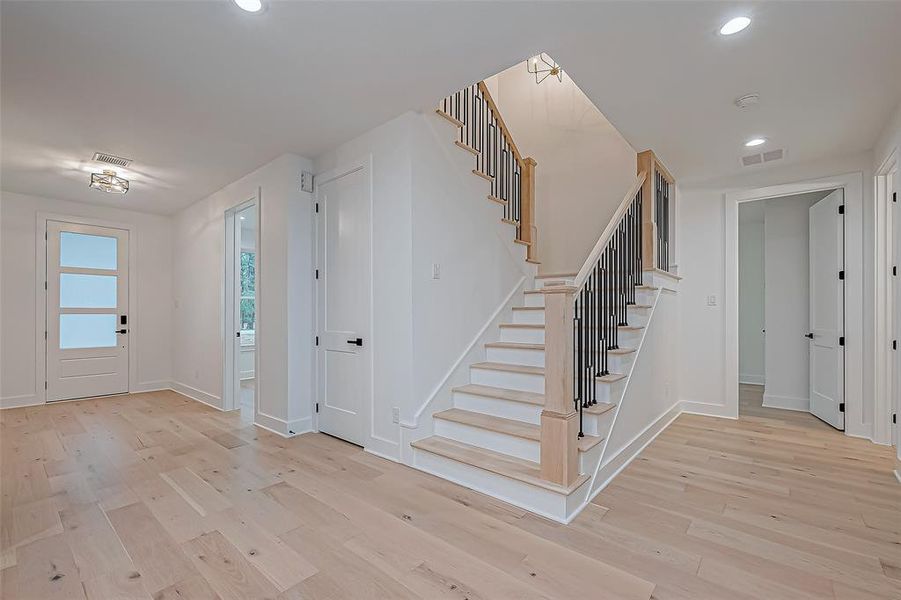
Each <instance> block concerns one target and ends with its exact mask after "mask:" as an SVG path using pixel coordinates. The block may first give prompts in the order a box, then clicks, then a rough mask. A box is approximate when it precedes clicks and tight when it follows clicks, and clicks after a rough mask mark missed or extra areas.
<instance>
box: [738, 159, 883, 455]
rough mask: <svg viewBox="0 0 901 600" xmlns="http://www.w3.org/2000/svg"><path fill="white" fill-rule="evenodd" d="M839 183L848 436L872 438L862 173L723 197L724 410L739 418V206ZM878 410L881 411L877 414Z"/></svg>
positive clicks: (827, 187) (846, 429)
mask: <svg viewBox="0 0 901 600" xmlns="http://www.w3.org/2000/svg"><path fill="white" fill-rule="evenodd" d="M838 188H841V189H843V190H844V195H845V272H846V275H845V330H844V335H845V339H846V344H845V394H844V400H845V435H850V436H854V437H864V438H869V439H871V440H873V441H876V440H875V439H873V431H872V429H871V428H870V427H869V426H868V425H867V424H866V423H865V422H864V420H863V416H864V410H863V398H864V393H863V392H864V387H863V386H864V376H863V375H864V373H863V349H864V339H863V331H864V320H863V307H864V297H863V276H864V262H863V173H862V172H856V173H844V174H840V175H834V176H830V177H823V178H819V179H809V180H805V181H799V182H795V183H788V184H782V185H772V186H765V187H758V188H752V189H747V190H739V191H734V192H726V193H725V194H724V195H723V198H724V203H723V204H724V207H723V208H724V226H723V231H724V235H725V250H726V256H725V261H724V270H725V273H724V301H723V310H724V328H723V337H724V340H723V342H724V346H723V347H724V348H725V350H726V352H725V357H724V360H725V369H724V375H725V379H724V381H723V395H724V398H725V404H726V413H727V414H726V415H725V416H729V417H732V418H738V385H739V384H738V298H739V295H738V206H739V204H742V203H744V202H753V201H755V200H768V199H771V198H781V197H785V196H794V195H797V194H804V193H808V192H819V191H826V190H834V189H838ZM877 414H878V413H877Z"/></svg>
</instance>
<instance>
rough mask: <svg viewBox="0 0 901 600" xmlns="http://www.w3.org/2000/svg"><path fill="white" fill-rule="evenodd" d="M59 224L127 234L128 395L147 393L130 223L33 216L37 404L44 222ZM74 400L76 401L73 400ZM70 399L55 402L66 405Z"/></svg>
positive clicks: (43, 387) (43, 375)
mask: <svg viewBox="0 0 901 600" xmlns="http://www.w3.org/2000/svg"><path fill="white" fill-rule="evenodd" d="M48 221H61V222H63V223H74V224H77V225H91V226H94V227H109V228H111V229H124V230H125V231H127V232H128V393H133V392H138V391H150V390H142V389H139V388H140V386H139V385H138V383H137V381H138V349H137V348H138V342H139V340H140V335H141V313H140V311H139V306H138V277H139V272H138V231H137V228H136V227H135V226H134V225H133V224H130V223H122V222H119V221H107V220H105V219H94V218H91V217H78V216H74V215H67V214H62V213H48V212H37V213H36V214H35V231H34V238H35V239H34V242H35V246H34V248H35V252H34V257H35V270H34V272H35V278H34V289H35V294H34V301H35V304H34V316H35V319H34V364H35V369H34V389H35V399H36V400H38V401H39V403H40V404H46V402H47V340H46V339H45V335H46V331H47V290H46V289H45V283H46V282H47V222H48ZM73 400H77V399H73ZM70 401H72V400H59V402H70Z"/></svg>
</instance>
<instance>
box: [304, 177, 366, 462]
mask: <svg viewBox="0 0 901 600" xmlns="http://www.w3.org/2000/svg"><path fill="white" fill-rule="evenodd" d="M317 199H318V202H319V213H318V245H319V247H318V267H319V274H318V280H317V283H318V285H317V294H318V321H319V322H318V328H317V329H318V331H319V378H318V379H319V430H320V431H322V432H324V433H328V434H331V435H334V436H336V437H340V438H342V439H345V440H347V441H350V442H353V443H355V444H360V445H363V442H364V435H363V431H364V419H365V418H366V414H365V412H364V411H365V407H366V406H367V404H366V403H368V402H370V400H371V397H372V377H371V363H372V356H371V345H370V343H369V342H370V338H369V336H370V333H369V332H370V303H371V289H372V288H371V283H370V281H371V270H372V266H371V257H370V252H371V248H370V236H371V225H370V223H371V198H370V186H369V172H368V169H367V168H364V167H360V168H357V169H355V170H353V171H350V172H348V173H345V174H343V175H340V176H338V177H335V178H331V179H328V180H326V181H324V182H322V183H320V184H319V185H318V192H317Z"/></svg>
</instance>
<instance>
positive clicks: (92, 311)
mask: <svg viewBox="0 0 901 600" xmlns="http://www.w3.org/2000/svg"><path fill="white" fill-rule="evenodd" d="M46 241H47V246H46V247H47V255H46V261H47V262H46V273H47V278H46V283H45V286H46V326H45V327H46V329H45V337H46V353H47V355H46V364H47V378H46V390H47V401H48V402H52V401H56V400H71V399H75V398H89V397H93V396H107V395H111V394H123V393H126V392H128V375H129V356H128V353H129V336H128V331H129V322H128V320H129V317H128V301H129V298H128V264H129V261H128V231H127V230H125V229H117V228H112V227H101V226H95V225H87V224H82V223H70V222H64V221H55V220H47V221H46Z"/></svg>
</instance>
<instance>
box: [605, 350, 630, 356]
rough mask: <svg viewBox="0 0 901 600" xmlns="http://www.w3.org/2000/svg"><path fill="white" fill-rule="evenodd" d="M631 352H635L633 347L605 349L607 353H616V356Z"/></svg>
mask: <svg viewBox="0 0 901 600" xmlns="http://www.w3.org/2000/svg"><path fill="white" fill-rule="evenodd" d="M633 352H635V348H610V349H608V350H607V354H616V355H618V356H621V355H623V354H632V353H633Z"/></svg>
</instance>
